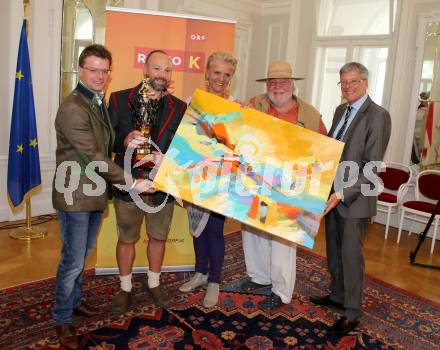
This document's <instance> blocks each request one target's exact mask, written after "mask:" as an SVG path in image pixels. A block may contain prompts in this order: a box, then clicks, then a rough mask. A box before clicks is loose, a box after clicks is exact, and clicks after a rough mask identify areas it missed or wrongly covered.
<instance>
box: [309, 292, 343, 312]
mask: <svg viewBox="0 0 440 350" xmlns="http://www.w3.org/2000/svg"><path fill="white" fill-rule="evenodd" d="M310 301H311V302H312V303H313V304H315V305H322V306H333V307H335V308H336V309H340V310H344V305H342V304H341V303H337V302H336V301H333V300H331V299H330V295H324V296H322V297H310Z"/></svg>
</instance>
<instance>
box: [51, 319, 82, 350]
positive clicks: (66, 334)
mask: <svg viewBox="0 0 440 350" xmlns="http://www.w3.org/2000/svg"><path fill="white" fill-rule="evenodd" d="M55 330H56V331H57V336H58V341H59V342H60V344H61V346H63V347H64V348H65V349H67V350H71V349H77V348H78V346H79V343H78V338H77V337H76V333H75V328H73V326H72V325H71V324H60V325H58V326H55Z"/></svg>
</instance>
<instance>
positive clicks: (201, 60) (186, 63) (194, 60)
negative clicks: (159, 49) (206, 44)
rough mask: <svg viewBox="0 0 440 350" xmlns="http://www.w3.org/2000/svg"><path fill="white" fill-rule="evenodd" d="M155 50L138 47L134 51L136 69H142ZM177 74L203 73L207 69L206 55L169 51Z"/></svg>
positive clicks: (202, 53)
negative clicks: (149, 54) (148, 56)
mask: <svg viewBox="0 0 440 350" xmlns="http://www.w3.org/2000/svg"><path fill="white" fill-rule="evenodd" d="M153 50H156V49H154V48H145V47H136V48H135V49H134V68H138V69H142V68H143V67H144V64H145V59H146V58H147V55H148V53H149V52H150V51H153ZM167 52H168V54H169V55H170V57H171V62H172V63H173V70H174V71H176V72H187V73H203V72H204V68H205V53H204V52H190V51H180V50H167Z"/></svg>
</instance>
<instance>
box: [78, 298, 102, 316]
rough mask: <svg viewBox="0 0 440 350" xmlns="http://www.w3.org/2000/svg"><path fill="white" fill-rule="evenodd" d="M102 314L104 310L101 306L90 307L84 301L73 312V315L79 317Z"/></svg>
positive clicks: (90, 305)
mask: <svg viewBox="0 0 440 350" xmlns="http://www.w3.org/2000/svg"><path fill="white" fill-rule="evenodd" d="M103 312H104V308H103V307H102V306H100V305H92V304H89V303H87V302H86V301H82V302H81V305H80V306H79V307H78V308H76V309H74V310H73V314H74V315H79V316H96V315H99V314H102V313H103Z"/></svg>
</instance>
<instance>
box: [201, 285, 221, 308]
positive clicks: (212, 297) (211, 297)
mask: <svg viewBox="0 0 440 350" xmlns="http://www.w3.org/2000/svg"><path fill="white" fill-rule="evenodd" d="M219 292H220V285H219V284H218V283H208V288H207V289H206V294H205V299H203V306H204V307H207V308H208V307H213V306H214V305H216V304H217V302H218V295H219Z"/></svg>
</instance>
